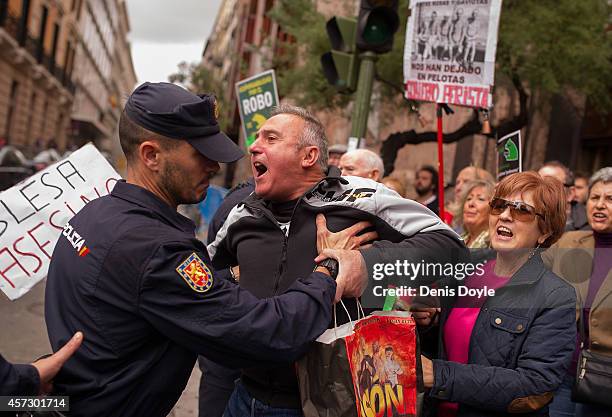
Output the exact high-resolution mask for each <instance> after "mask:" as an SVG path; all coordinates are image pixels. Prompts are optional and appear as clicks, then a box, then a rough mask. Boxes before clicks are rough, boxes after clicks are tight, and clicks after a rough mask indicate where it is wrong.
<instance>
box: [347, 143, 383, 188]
mask: <svg viewBox="0 0 612 417" xmlns="http://www.w3.org/2000/svg"><path fill="white" fill-rule="evenodd" d="M344 155H346V156H353V157H355V158H357V159H359V160H360V161H363V162H364V163H365V166H366V167H367V168H368V169H370V170H374V169H377V170H378V179H377V181H380V180H381V179H382V177H383V176H384V175H385V164H384V163H383V160H382V159H381V158H380V156H378V155H377V154H376V153H374V152H372V151H371V150H369V149H355V150H352V151H349V152H347V153H345V154H344ZM344 155H343V156H344Z"/></svg>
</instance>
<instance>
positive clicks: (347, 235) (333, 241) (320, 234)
mask: <svg viewBox="0 0 612 417" xmlns="http://www.w3.org/2000/svg"><path fill="white" fill-rule="evenodd" d="M368 227H372V223H370V222H368V221H362V222H358V223H355V224H354V225H352V226H351V227H347V228H346V229H344V230H340V231H339V232H336V233H333V232H330V231H329V229H327V220H326V219H325V216H324V215H323V214H317V252H318V253H321V251H322V250H323V249H358V248H360V247H362V245H364V244H365V243H366V242H370V241H372V240H376V239H378V233H376V232H375V231H372V232H367V233H364V234H362V235H359V236H357V234H358V233H360V232H362V231H363V230H364V229H367V228H368Z"/></svg>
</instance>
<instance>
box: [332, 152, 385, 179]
mask: <svg viewBox="0 0 612 417" xmlns="http://www.w3.org/2000/svg"><path fill="white" fill-rule="evenodd" d="M338 167H339V168H340V170H341V171H342V175H354V176H355V177H361V178H369V179H372V180H374V181H380V180H381V179H382V177H383V174H384V173H385V167H384V165H383V161H382V159H380V156H378V155H376V154H375V153H374V152H372V151H370V150H368V149H355V150H354V151H349V152H347V153H345V154H344V155H342V158H340V165H339V166H338Z"/></svg>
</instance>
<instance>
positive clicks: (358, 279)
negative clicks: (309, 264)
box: [315, 249, 368, 302]
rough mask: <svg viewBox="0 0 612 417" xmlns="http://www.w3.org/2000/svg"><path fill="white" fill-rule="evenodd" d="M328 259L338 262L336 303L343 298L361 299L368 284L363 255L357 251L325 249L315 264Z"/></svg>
mask: <svg viewBox="0 0 612 417" xmlns="http://www.w3.org/2000/svg"><path fill="white" fill-rule="evenodd" d="M327 258H332V259H335V260H337V261H338V277H337V278H336V298H335V302H338V301H340V299H341V298H342V297H360V296H361V294H363V291H364V290H365V288H366V286H367V284H368V272H367V270H366V265H365V261H364V260H363V257H362V256H361V253H360V252H359V251H357V250H341V249H324V250H323V251H322V252H321V253H320V254H319V256H317V257H316V258H315V262H317V263H318V262H321V261H323V260H324V259H327Z"/></svg>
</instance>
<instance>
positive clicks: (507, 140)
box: [497, 130, 523, 181]
mask: <svg viewBox="0 0 612 417" xmlns="http://www.w3.org/2000/svg"><path fill="white" fill-rule="evenodd" d="M522 160H523V158H522V148H521V131H520V130H517V131H516V132H512V133H510V134H508V135H506V136H504V137H503V138H501V139H498V140H497V181H499V180H501V179H502V178H504V177H506V176H508V175H510V174H514V173H515V172H521V171H522V170H523V164H522V162H521V161H522Z"/></svg>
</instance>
